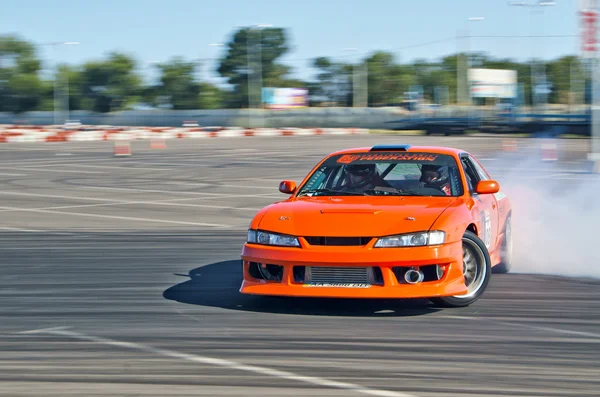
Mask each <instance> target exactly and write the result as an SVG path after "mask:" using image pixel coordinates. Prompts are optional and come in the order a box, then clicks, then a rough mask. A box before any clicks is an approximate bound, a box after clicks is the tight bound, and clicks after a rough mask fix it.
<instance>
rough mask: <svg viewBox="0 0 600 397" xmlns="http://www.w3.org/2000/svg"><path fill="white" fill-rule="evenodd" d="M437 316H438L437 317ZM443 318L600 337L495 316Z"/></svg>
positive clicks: (599, 336)
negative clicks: (489, 322) (503, 319)
mask: <svg viewBox="0 0 600 397" xmlns="http://www.w3.org/2000/svg"><path fill="white" fill-rule="evenodd" d="M437 317H438V316H436V318H437ZM439 317H442V316H439ZM443 318H453V319H458V320H486V321H494V322H497V323H498V324H503V325H510V326H518V327H524V328H531V329H538V330H540V331H548V332H556V333H560V334H570V335H579V336H587V337H590V338H600V334H598V333H593V332H585V331H572V330H568V329H561V328H553V327H541V326H539V325H532V324H526V323H517V322H512V321H502V320H497V319H495V318H493V317H468V316H450V315H449V316H443Z"/></svg>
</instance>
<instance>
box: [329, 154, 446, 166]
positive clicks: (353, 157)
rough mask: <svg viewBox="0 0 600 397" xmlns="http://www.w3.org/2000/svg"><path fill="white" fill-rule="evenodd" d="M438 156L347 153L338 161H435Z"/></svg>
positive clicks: (345, 162) (347, 162)
mask: <svg viewBox="0 0 600 397" xmlns="http://www.w3.org/2000/svg"><path fill="white" fill-rule="evenodd" d="M437 158H438V156H437V155H435V154H428V153H427V154H425V153H385V154H382V153H378V154H362V155H360V154H346V155H343V156H342V157H340V158H339V159H338V160H337V162H338V163H343V164H349V163H353V162H355V161H389V160H399V161H401V160H405V161H435V160H436V159H437Z"/></svg>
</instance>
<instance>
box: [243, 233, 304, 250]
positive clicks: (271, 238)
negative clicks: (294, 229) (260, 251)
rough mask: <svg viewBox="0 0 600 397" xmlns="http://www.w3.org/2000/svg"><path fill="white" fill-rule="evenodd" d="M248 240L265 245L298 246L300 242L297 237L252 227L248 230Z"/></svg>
mask: <svg viewBox="0 0 600 397" xmlns="http://www.w3.org/2000/svg"><path fill="white" fill-rule="evenodd" d="M248 242H249V243H255V244H265V245H281V246H286V247H300V242H299V241H298V238H297V237H294V236H287V235H284V234H277V233H271V232H263V231H262V230H253V229H250V230H248Z"/></svg>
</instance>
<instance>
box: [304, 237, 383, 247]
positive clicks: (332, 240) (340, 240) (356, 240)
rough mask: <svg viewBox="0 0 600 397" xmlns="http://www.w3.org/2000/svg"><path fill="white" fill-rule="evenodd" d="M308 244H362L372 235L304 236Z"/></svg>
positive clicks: (366, 242) (367, 241) (365, 243)
mask: <svg viewBox="0 0 600 397" xmlns="http://www.w3.org/2000/svg"><path fill="white" fill-rule="evenodd" d="M304 238H305V239H306V242H308V243H309V244H310V245H329V246H346V247H348V246H362V245H367V244H368V243H369V241H371V239H372V237H315V236H311V237H304Z"/></svg>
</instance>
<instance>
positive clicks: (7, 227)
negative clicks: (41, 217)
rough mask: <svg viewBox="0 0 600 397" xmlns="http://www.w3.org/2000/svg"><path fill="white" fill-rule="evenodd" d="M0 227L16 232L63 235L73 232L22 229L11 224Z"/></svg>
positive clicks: (69, 234) (70, 234) (0, 227)
mask: <svg viewBox="0 0 600 397" xmlns="http://www.w3.org/2000/svg"><path fill="white" fill-rule="evenodd" d="M0 229H3V230H14V231H16V232H27V233H48V234H58V235H63V236H72V235H73V234H74V233H66V232H53V231H51V230H39V229H23V228H19V227H11V226H0Z"/></svg>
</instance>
